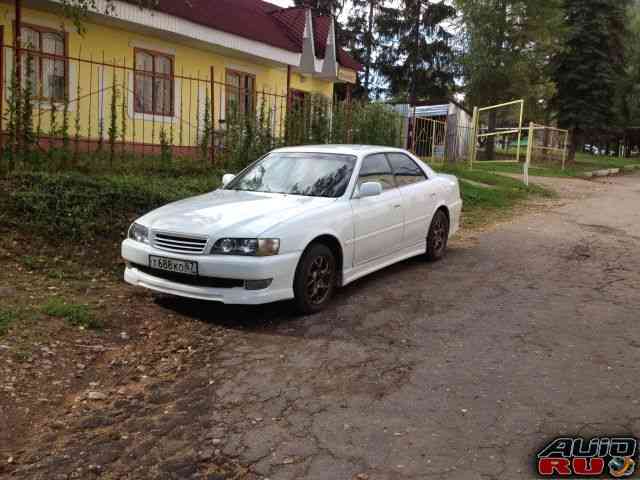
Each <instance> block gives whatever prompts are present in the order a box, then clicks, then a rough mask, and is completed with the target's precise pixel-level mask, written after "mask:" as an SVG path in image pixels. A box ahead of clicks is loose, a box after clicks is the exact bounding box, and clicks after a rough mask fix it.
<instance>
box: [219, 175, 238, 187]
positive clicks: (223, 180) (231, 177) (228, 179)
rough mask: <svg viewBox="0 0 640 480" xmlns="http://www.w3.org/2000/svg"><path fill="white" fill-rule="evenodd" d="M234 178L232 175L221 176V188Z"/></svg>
mask: <svg viewBox="0 0 640 480" xmlns="http://www.w3.org/2000/svg"><path fill="white" fill-rule="evenodd" d="M234 178H236V176H235V175H234V174H233V173H225V174H224V175H223V176H222V186H223V187H226V186H227V185H229V184H230V183H231V182H232V181H233V179H234Z"/></svg>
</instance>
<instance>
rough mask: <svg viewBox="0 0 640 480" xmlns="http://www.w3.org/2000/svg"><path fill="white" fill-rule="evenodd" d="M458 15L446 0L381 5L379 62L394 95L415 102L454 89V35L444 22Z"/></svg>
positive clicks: (439, 96)
mask: <svg viewBox="0 0 640 480" xmlns="http://www.w3.org/2000/svg"><path fill="white" fill-rule="evenodd" d="M455 15H456V10H455V8H454V7H452V6H451V5H449V4H448V3H447V2H435V1H433V0H402V1H400V2H396V5H394V6H391V5H390V6H384V7H381V8H380V12H379V15H378V16H377V17H376V25H377V30H378V34H379V39H380V43H381V48H380V54H379V56H378V60H377V66H378V68H379V70H380V72H381V74H382V75H384V77H385V78H386V79H387V80H388V83H389V93H391V95H392V96H395V97H406V98H408V99H409V100H410V102H411V103H415V101H416V100H417V99H442V98H444V97H447V96H449V95H450V94H451V93H452V91H453V90H454V88H455V83H454V80H455V76H456V70H455V63H454V53H453V48H452V43H453V35H452V33H451V32H449V31H448V29H447V28H446V27H445V24H446V22H449V21H451V20H452V19H453V18H454V17H455Z"/></svg>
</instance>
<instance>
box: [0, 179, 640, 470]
mask: <svg viewBox="0 0 640 480" xmlns="http://www.w3.org/2000/svg"><path fill="white" fill-rule="evenodd" d="M535 181H536V182H539V183H542V184H545V185H547V186H549V187H552V188H555V189H556V190H558V191H559V193H560V198H559V199H557V200H554V201H553V202H552V203H546V204H545V205H544V206H543V208H540V206H538V207H534V208H530V209H527V210H524V211H521V212H520V214H519V215H518V216H517V217H516V218H515V219H514V220H512V221H511V222H510V223H505V224H501V225H499V226H497V227H495V228H492V229H489V230H487V231H484V232H476V233H466V234H464V235H463V237H462V238H461V239H458V240H456V241H455V242H453V244H452V246H451V250H450V252H449V255H448V256H447V258H446V259H445V260H444V261H442V262H440V263H437V264H429V263H424V262H423V261H421V260H411V261H407V262H404V263H402V264H399V265H396V266H394V267H391V268H388V269H386V270H384V271H383V272H379V273H377V274H375V275H373V276H371V277H369V278H367V279H364V280H362V281H360V282H357V283H356V284H354V285H351V286H349V287H347V288H345V289H343V290H342V291H341V292H340V293H339V295H338V298H337V299H336V300H335V302H334V304H333V306H332V307H331V308H330V309H329V310H328V311H326V312H325V313H323V314H321V315H317V316H313V317H306V318H296V317H294V316H292V315H291V314H290V313H289V306H288V305H287V304H278V305H272V306H267V307H264V308H231V307H224V306H218V305H211V304H205V303H199V302H192V301H185V300H179V299H170V298H164V297H155V298H153V297H152V296H151V295H149V294H146V293H137V292H134V291H133V290H130V289H129V288H128V287H126V286H123V285H121V284H114V285H104V286H103V287H102V288H104V290H103V291H101V292H102V294H103V295H109V296H110V297H109V298H112V299H117V301H111V304H113V305H112V306H111V307H109V308H112V309H113V312H114V315H118V318H120V320H119V322H120V323H118V325H120V326H121V328H120V329H122V330H124V331H126V332H125V333H123V334H119V335H118V336H116V337H115V338H114V339H111V340H103V346H102V347H101V348H102V350H100V351H99V352H97V354H96V353H95V352H90V355H91V358H92V360H91V364H90V365H89V366H88V367H86V369H83V372H82V373H81V374H77V372H76V373H74V374H73V378H76V380H75V381H73V382H72V381H69V382H66V383H65V382H63V383H62V386H63V387H61V388H63V390H62V391H61V393H60V392H59V393H58V395H59V396H60V397H61V398H60V400H59V401H56V402H52V403H51V404H49V406H48V407H43V410H42V411H40V412H39V413H40V415H38V408H37V407H34V406H33V405H28V404H23V403H20V402H18V401H17V400H16V402H18V403H16V406H15V408H13V409H12V408H11V407H8V406H7V405H5V407H7V408H4V409H3V412H4V414H5V418H4V423H5V426H6V428H5V432H10V433H9V435H7V433H5V435H4V438H3V436H2V435H0V452H1V454H2V456H1V457H0V462H2V466H0V475H2V474H4V476H6V477H7V478H20V479H47V480H50V479H58V478H60V479H66V478H82V479H84V478H107V479H112V478H113V479H115V478H118V479H120V478H122V479H125V478H131V479H138V478H140V479H146V478H149V479H165V478H166V479H172V478H175V479H187V478H208V479H210V480H214V479H218V480H221V479H233V478H237V479H251V480H254V479H266V478H268V479H270V480H286V479H309V480H312V479H313V480H315V479H318V480H329V479H330V480H341V479H345V480H349V479H358V480H367V479H369V480H397V479H416V480H417V479H432V478H433V479H439V478H443V479H444V478H447V479H449V478H455V479H492V478H495V479H501V478H531V477H533V456H534V454H535V452H536V451H537V449H538V448H539V447H540V446H541V445H542V444H544V443H545V442H546V441H548V440H550V439H551V438H553V437H554V436H556V435H559V434H583V435H590V434H594V435H595V434H618V433H633V434H635V435H636V436H639V435H640V409H639V407H638V402H639V400H640V398H639V393H640V386H639V385H638V384H637V383H635V382H634V381H633V376H632V375H631V373H632V372H633V371H634V370H633V368H634V367H635V366H636V365H637V364H638V362H640V323H639V322H638V320H639V319H640V316H639V313H638V312H639V311H640V208H639V206H640V176H624V177H615V178H610V179H604V180H599V181H594V182H587V181H581V180H568V179H535ZM52 341H53V340H52ZM69 341H72V340H71V339H70V340H69ZM73 341H74V342H75V344H77V343H78V342H79V340H73ZM93 342H94V343H95V342H98V340H93ZM54 343H55V342H54ZM48 345H49V346H48V347H46V348H48V349H50V350H53V354H52V355H49V354H47V355H49V357H48V358H53V359H54V360H53V364H54V365H55V358H56V357H55V355H56V349H55V348H54V347H55V346H56V345H58V346H59V344H54V346H53V347H51V344H48ZM1 353H2V352H0V354H1ZM46 353H47V352H46V351H45V354H46ZM84 355H85V356H86V355H89V354H87V353H84ZM54 370H55V368H54ZM52 375H53V374H52ZM53 376H54V377H55V375H53ZM52 378H53V377H52ZM48 379H49V377H42V378H41V379H40V380H39V382H41V384H42V382H45V381H46V382H49V380H48ZM5 398H8V397H3V399H2V401H3V402H5V401H9V400H5ZM45 404H46V402H45ZM25 409H26V410H25ZM30 412H31V413H30ZM30 415H31V416H30ZM9 417H11V418H9ZM18 432H20V434H19V437H18ZM7 437H8V438H7ZM2 439H4V442H3V441H1V440H2Z"/></svg>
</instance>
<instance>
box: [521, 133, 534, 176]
mask: <svg viewBox="0 0 640 480" xmlns="http://www.w3.org/2000/svg"><path fill="white" fill-rule="evenodd" d="M534 136H535V124H534V123H533V122H531V123H530V124H529V138H528V139H527V159H526V160H525V162H524V172H523V177H524V184H525V185H526V186H527V187H528V186H529V165H531V156H532V155H533V142H534Z"/></svg>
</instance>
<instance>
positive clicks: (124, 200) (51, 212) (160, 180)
mask: <svg viewBox="0 0 640 480" xmlns="http://www.w3.org/2000/svg"><path fill="white" fill-rule="evenodd" d="M218 184H219V175H216V174H209V175H198V176H186V177H185V176H183V177H175V176H174V177H171V176H164V175H157V176H142V175H100V176H92V177H89V176H86V175H83V174H80V173H65V174H61V173H55V174H50V173H22V174H13V175H10V176H9V177H8V178H7V179H6V180H5V185H0V187H1V188H0V204H3V205H6V206H7V208H6V209H4V208H3V210H4V212H3V213H2V215H5V216H6V223H8V224H11V223H13V225H15V226H21V227H22V226H24V227H27V228H30V229H32V230H35V231H36V232H38V233H41V234H43V235H46V236H47V237H49V238H50V240H51V242H56V241H58V240H63V239H71V240H77V241H80V242H91V241H93V240H95V239H96V238H103V239H112V240H113V239H118V238H121V237H122V236H123V235H124V234H125V232H126V231H127V228H128V226H129V223H130V222H131V221H132V220H134V219H135V218H136V217H137V216H139V215H141V214H144V213H146V212H148V211H150V210H152V209H154V208H157V207H159V206H161V205H164V204H166V203H169V202H172V201H175V200H178V199H182V198H185V197H189V196H192V195H196V194H200V193H204V192H207V191H211V190H213V189H215V188H216V187H217V185H218Z"/></svg>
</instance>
